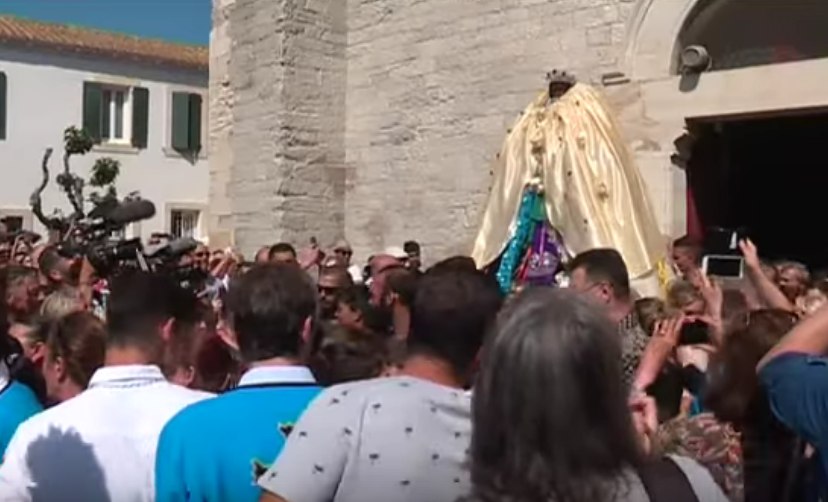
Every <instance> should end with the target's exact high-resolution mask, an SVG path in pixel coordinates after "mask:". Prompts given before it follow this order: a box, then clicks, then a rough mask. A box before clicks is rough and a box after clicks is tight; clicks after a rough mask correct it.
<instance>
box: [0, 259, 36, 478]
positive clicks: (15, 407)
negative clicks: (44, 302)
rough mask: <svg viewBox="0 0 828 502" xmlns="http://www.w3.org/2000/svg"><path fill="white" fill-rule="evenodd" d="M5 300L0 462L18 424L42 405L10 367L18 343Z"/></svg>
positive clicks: (0, 331) (1, 289)
mask: <svg viewBox="0 0 828 502" xmlns="http://www.w3.org/2000/svg"><path fill="white" fill-rule="evenodd" d="M5 298H6V274H5V272H0V299H5ZM7 319H8V316H7V313H6V303H5V301H0V463H2V455H3V454H5V452H6V446H8V444H9V441H11V438H12V436H13V435H14V431H16V430H17V426H18V425H20V423H21V422H24V421H25V420H26V419H28V418H29V417H31V416H32V415H34V414H35V413H39V412H40V411H41V410H42V409H43V407H42V406H41V404H40V402H39V401H38V400H37V397H35V394H34V392H32V390H31V389H29V388H28V387H27V386H25V385H23V384H22V383H20V382H16V381H15V380H14V379H13V378H12V375H11V371H10V370H9V359H10V358H11V357H12V356H13V355H14V353H15V350H14V347H15V344H14V343H13V340H12V339H11V337H10V336H9V334H8V333H9V330H8V327H9V326H8V321H7Z"/></svg>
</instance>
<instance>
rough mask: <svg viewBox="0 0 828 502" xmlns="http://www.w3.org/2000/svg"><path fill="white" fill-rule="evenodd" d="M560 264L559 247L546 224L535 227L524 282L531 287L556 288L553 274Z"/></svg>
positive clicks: (553, 233)
mask: <svg viewBox="0 0 828 502" xmlns="http://www.w3.org/2000/svg"><path fill="white" fill-rule="evenodd" d="M560 264H561V246H560V244H559V243H558V240H557V237H556V235H555V232H554V231H553V230H552V228H551V227H550V226H549V224H547V223H541V224H539V225H537V226H536V228H535V232H534V236H533V238H532V249H531V251H530V255H529V262H528V263H527V267H526V275H525V279H524V282H525V283H526V284H528V285H532V286H557V281H556V280H555V274H556V273H557V272H558V268H559V267H560Z"/></svg>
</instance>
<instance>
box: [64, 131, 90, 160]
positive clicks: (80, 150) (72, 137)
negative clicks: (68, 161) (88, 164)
mask: <svg viewBox="0 0 828 502" xmlns="http://www.w3.org/2000/svg"><path fill="white" fill-rule="evenodd" d="M63 145H64V150H65V151H66V154H67V155H86V154H87V153H89V152H90V151H91V150H92V147H93V146H94V145H95V141H94V140H93V139H92V136H90V135H89V133H87V132H86V131H85V130H83V129H78V128H77V127H74V126H72V127H68V128H66V130H65V131H64V132H63Z"/></svg>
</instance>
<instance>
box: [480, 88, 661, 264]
mask: <svg viewBox="0 0 828 502" xmlns="http://www.w3.org/2000/svg"><path fill="white" fill-rule="evenodd" d="M549 101H550V100H549V96H548V94H547V93H546V92H544V93H543V94H541V95H540V96H538V98H537V99H535V101H534V102H533V103H532V104H530V105H529V106H528V107H527V108H526V110H525V111H524V112H523V113H522V115H521V116H520V118H519V119H518V120H517V122H516V123H515V125H514V126H513V128H512V130H511V132H510V133H509V135H508V136H507V138H506V141H505V142H504V144H503V149H502V150H501V152H500V154H499V155H498V158H497V161H496V162H495V166H494V180H493V183H492V189H491V193H490V195H489V200H488V204H487V206H486V210H485V212H484V214H483V220H482V224H481V226H480V231H479V233H478V235H477V239H476V240H475V244H474V250H473V252H472V257H473V258H474V260H475V262H476V263H477V265H478V266H479V267H484V266H486V265H488V264H490V263H492V262H493V261H494V260H496V259H497V257H498V256H500V254H501V253H502V252H503V251H504V249H505V247H506V245H507V243H508V242H509V239H510V238H511V237H512V235H513V233H514V229H515V225H516V221H515V220H516V217H517V213H518V208H519V206H520V202H521V198H522V196H523V193H524V188H525V187H526V186H527V184H528V183H530V181H532V179H533V178H540V181H541V183H542V184H543V188H544V199H545V206H546V214H547V217H548V218H549V222H550V223H551V224H552V226H553V227H555V228H556V229H557V230H558V231H559V232H560V233H561V236H562V237H563V241H564V245H565V246H566V249H567V252H568V253H570V254H571V255H575V254H578V253H580V252H582V251H586V250H589V249H594V248H601V247H611V248H615V249H617V250H618V251H619V252H620V253H621V255H622V256H623V257H624V261H625V262H626V264H627V267H628V269H629V273H630V277H631V278H637V277H641V276H643V275H645V274H649V273H653V272H656V271H657V267H658V263H659V261H660V260H662V259H663V258H664V257H665V253H666V248H665V246H664V239H663V237H662V235H661V232H660V231H659V228H658V224H657V222H656V219H655V216H654V214H653V210H652V207H651V204H650V199H649V196H648V193H647V189H646V188H645V186H644V181H643V180H642V178H641V175H640V173H639V171H638V167H637V166H636V164H635V162H634V160H633V157H632V155H631V153H630V151H629V150H628V148H627V146H626V144H625V143H624V141H623V139H622V137H621V134H620V129H619V127H618V124H617V123H616V121H615V119H614V118H613V116H612V114H611V113H610V110H609V106H608V105H607V104H606V102H605V101H604V99H603V98H602V97H601V96H600V95H599V94H598V92H596V91H595V90H594V89H592V88H591V87H589V86H587V85H584V84H576V85H575V86H574V87H572V88H571V89H570V90H569V91H568V92H567V93H566V94H565V95H564V96H562V97H561V98H560V99H558V100H557V101H555V102H554V103H552V104H550V102H549Z"/></svg>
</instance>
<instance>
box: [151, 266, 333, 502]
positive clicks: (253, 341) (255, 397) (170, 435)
mask: <svg viewBox="0 0 828 502" xmlns="http://www.w3.org/2000/svg"><path fill="white" fill-rule="evenodd" d="M225 305H226V308H227V313H228V314H227V316H228V319H227V320H228V325H229V327H230V331H231V334H232V336H233V337H234V338H235V341H236V344H237V345H238V349H239V353H240V355H241V357H242V359H243V360H244V362H245V363H246V364H247V366H248V367H249V368H250V369H249V370H248V371H247V372H246V373H245V374H244V375H243V376H242V378H241V381H240V382H239V386H238V388H236V389H234V390H231V391H229V392H227V393H225V394H222V395H220V396H218V397H216V398H214V399H210V400H207V401H203V402H200V403H196V404H194V405H192V406H189V407H188V408H185V409H184V410H182V411H181V412H180V413H179V414H178V415H176V416H175V417H174V418H173V419H172V420H171V421H170V422H169V423H168V424H167V425H166V427H165V428H164V431H163V432H162V433H161V438H160V440H159V444H158V453H157V456H156V464H155V477H156V481H155V486H156V500H157V502H173V501H185V500H187V501H192V500H198V501H205V502H207V501H209V502H218V501H226V502H245V501H251V502H253V501H256V500H258V498H259V494H260V489H259V488H258V487H257V485H256V480H257V478H258V476H260V475H261V474H262V473H264V471H265V470H266V469H267V467H268V463H269V462H272V461H273V459H275V458H276V457H277V456H278V454H279V452H280V450H281V449H282V445H283V444H284V441H285V439H286V438H287V436H288V435H289V434H290V432H291V430H292V429H293V423H294V421H296V420H297V419H298V418H299V415H301V414H302V412H303V411H304V409H305V407H306V406H307V405H308V403H309V402H310V401H311V400H312V399H313V398H314V397H316V395H317V394H318V393H319V391H320V390H321V389H320V387H319V386H318V385H317V384H316V381H315V380H314V378H313V375H312V374H311V372H310V370H309V369H308V368H307V367H305V366H304V365H303V364H302V362H301V361H302V354H303V353H304V348H305V347H306V346H307V345H308V343H309V341H310V337H311V333H312V330H313V321H314V316H315V313H316V307H317V295H316V289H315V288H314V286H313V284H312V283H311V281H310V278H309V277H308V275H307V274H306V273H305V272H304V271H302V270H301V269H300V268H299V267H298V266H296V265H295V264H263V265H257V266H255V267H254V268H253V269H251V270H250V271H248V272H247V273H245V274H244V275H242V276H241V277H239V278H237V279H235V280H234V281H233V283H232V284H231V287H230V290H229V291H228V295H227V299H226V303H225Z"/></svg>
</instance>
